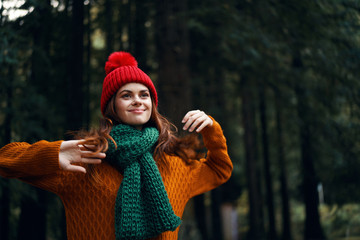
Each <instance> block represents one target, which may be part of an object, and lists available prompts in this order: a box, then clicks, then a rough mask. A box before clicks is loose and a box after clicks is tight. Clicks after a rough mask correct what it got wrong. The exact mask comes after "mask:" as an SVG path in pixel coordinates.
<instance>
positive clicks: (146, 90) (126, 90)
mask: <svg viewBox="0 0 360 240" xmlns="http://www.w3.org/2000/svg"><path fill="white" fill-rule="evenodd" d="M123 92H129V93H132V92H133V91H131V90H128V89H124V90H122V91H121V92H119V94H122V93H123ZM139 92H141V93H143V92H149V90H148V89H143V90H140V91H139Z"/></svg>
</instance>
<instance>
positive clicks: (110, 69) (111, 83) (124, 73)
mask: <svg viewBox="0 0 360 240" xmlns="http://www.w3.org/2000/svg"><path fill="white" fill-rule="evenodd" d="M105 72H106V77H105V79H104V83H103V89H102V93H101V112H102V114H103V115H105V109H106V106H107V104H108V102H109V100H110V99H111V97H112V96H113V95H114V94H115V93H116V92H117V91H118V90H119V89H120V88H121V87H122V86H123V85H125V84H127V83H133V82H135V83H141V84H144V85H145V86H146V87H147V88H148V89H149V91H150V94H151V96H152V97H153V99H154V101H155V105H156V106H157V104H158V98H157V93H156V89H155V86H154V84H153V82H152V81H151V79H150V77H149V76H148V75H146V74H145V73H144V72H143V71H142V70H141V69H140V68H138V63H137V61H136V59H135V58H134V57H133V56H132V55H131V54H130V53H127V52H114V53H112V54H110V56H109V58H108V61H107V62H106V64H105Z"/></svg>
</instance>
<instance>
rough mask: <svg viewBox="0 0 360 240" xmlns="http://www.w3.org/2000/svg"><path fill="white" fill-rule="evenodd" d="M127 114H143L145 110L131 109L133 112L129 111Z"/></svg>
mask: <svg viewBox="0 0 360 240" xmlns="http://www.w3.org/2000/svg"><path fill="white" fill-rule="evenodd" d="M129 112H132V113H143V112H145V109H133V110H129Z"/></svg>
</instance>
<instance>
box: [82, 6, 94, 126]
mask: <svg viewBox="0 0 360 240" xmlns="http://www.w3.org/2000/svg"><path fill="white" fill-rule="evenodd" d="M90 11H91V1H89V3H88V5H87V6H86V19H87V24H86V59H85V86H84V102H85V104H84V124H85V125H86V127H87V128H88V127H89V126H90V121H91V119H90V116H91V114H90V111H91V110H90V81H91V72H92V71H91V63H90V59H91V33H92V32H91V14H90Z"/></svg>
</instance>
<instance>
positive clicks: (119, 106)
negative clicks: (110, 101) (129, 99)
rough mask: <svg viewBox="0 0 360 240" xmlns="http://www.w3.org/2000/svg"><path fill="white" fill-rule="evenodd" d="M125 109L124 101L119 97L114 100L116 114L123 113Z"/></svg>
mask: <svg viewBox="0 0 360 240" xmlns="http://www.w3.org/2000/svg"><path fill="white" fill-rule="evenodd" d="M125 109H126V104H125V102H124V101H121V99H119V100H117V101H115V111H116V113H117V114H123V112H124V111H125Z"/></svg>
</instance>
